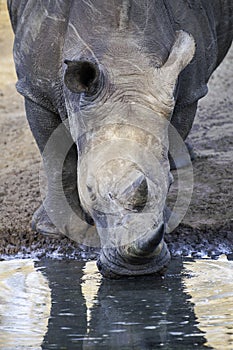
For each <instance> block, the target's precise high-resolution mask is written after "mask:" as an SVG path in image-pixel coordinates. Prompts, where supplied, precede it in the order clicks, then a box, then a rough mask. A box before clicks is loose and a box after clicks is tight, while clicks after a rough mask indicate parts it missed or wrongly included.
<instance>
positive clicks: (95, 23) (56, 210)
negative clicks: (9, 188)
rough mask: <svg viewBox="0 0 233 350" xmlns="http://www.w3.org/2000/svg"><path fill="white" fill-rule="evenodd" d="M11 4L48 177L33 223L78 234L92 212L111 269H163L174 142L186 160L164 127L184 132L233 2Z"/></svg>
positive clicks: (21, 81) (25, 91)
mask: <svg viewBox="0 0 233 350" xmlns="http://www.w3.org/2000/svg"><path fill="white" fill-rule="evenodd" d="M8 8H9V12H10V16H11V21H12V26H13V29H14V32H15V43H14V59H15V64H16V70H17V75H18V82H17V89H18V91H19V92H20V93H21V94H22V95H23V96H24V97H25V106H26V113H27V118H28V121H29V124H30V127H31V129H32V132H33V135H34V137H35V139H36V141H37V144H38V147H39V149H40V151H41V153H42V156H43V161H44V166H45V170H46V174H47V177H48V193H47V196H46V198H45V200H44V202H43V205H42V206H41V207H40V208H39V209H38V210H37V212H36V213H35V214H34V217H33V227H34V228H35V229H36V230H37V231H39V232H42V233H45V234H48V233H50V234H57V233H58V232H61V233H64V234H66V235H68V236H70V237H72V238H75V239H76V240H79V238H78V236H79V235H81V234H83V232H87V233H88V231H90V226H89V225H88V224H93V223H95V226H96V228H97V231H98V234H99V236H100V241H101V248H102V250H101V255H100V258H99V262H98V266H99V269H100V270H101V272H102V274H103V275H104V276H107V277H115V276H121V275H141V274H150V273H155V272H159V271H163V270H164V268H166V266H167V265H168V263H169V260H170V254H169V252H168V250H167V247H166V244H165V243H164V237H163V236H164V231H165V227H166V222H165V218H164V217H165V216H164V210H165V200H166V196H167V193H168V190H169V186H170V183H171V176H170V163H169V158H168V150H170V152H171V153H172V155H173V158H174V159H173V161H172V162H171V163H172V164H171V165H172V166H174V162H175V165H176V166H177V167H179V166H182V165H184V163H183V160H182V152H181V149H180V148H182V147H180V148H179V145H177V144H176V142H175V141H174V139H173V133H170V131H169V129H170V128H168V126H169V123H170V122H171V124H172V125H173V126H174V127H175V129H176V130H177V131H178V133H179V134H180V136H181V137H182V139H183V140H185V138H186V137H187V135H188V133H189V131H190V129H191V126H192V122H193V119H194V116H195V112H196V108H197V102H198V100H199V99H200V98H201V97H203V96H204V95H205V94H206V93H207V85H206V84H207V82H208V79H209V77H210V75H211V74H212V72H213V71H214V69H215V68H216V67H217V66H218V65H219V63H220V62H221V61H222V59H223V58H224V56H225V55H226V53H227V51H228V49H229V47H230V44H231V41H232V34H233V30H232V26H233V25H232V10H233V9H232V1H231V0H222V1H209V2H207V1H201V0H199V1H196V0H195V1H194V0H189V1H184V0H179V1H172V0H171V1H169V0H166V1H165V0H159V1H155V0H153V1H150V2H148V1H138V0H128V1H127V0H118V1H115V0H108V1H105V0H92V1H62V0H58V1H56V2H50V1H49V2H48V1H36V0H27V1H25V0H21V1H19V0H9V1H8ZM67 119H68V123H66V126H67V128H65V127H64V128H62V127H61V128H60V126H61V123H62V122H64V123H65V122H66V121H67ZM57 129H59V133H58V134H57V136H56V137H54V135H55V130H57ZM169 136H170V137H169ZM51 140H52V141H51ZM73 142H74V143H75V144H73V145H72V143H73ZM48 143H49V144H50V146H49V148H48V147H47V145H48ZM46 147H47V148H46ZM64 149H65V150H66V152H65V151H64ZM48 150H49V151H48ZM64 154H65V156H64ZM59 169H60V170H59ZM77 169H78V171H77ZM70 208H72V210H70ZM81 219H82V220H85V221H86V222H87V224H85V223H84V222H83V221H82V220H81Z"/></svg>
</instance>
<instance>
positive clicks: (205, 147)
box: [0, 2, 233, 257]
mask: <svg viewBox="0 0 233 350" xmlns="http://www.w3.org/2000/svg"><path fill="white" fill-rule="evenodd" d="M0 17H1V18H0V52H1V56H0V70H1V72H0V129H1V140H0V145H1V160H0V175H1V184H0V203H1V214H0V215H1V217H0V237H1V244H0V254H16V253H19V252H23V253H25V252H27V253H30V252H37V253H38V254H44V252H49V253H51V252H61V253H64V254H67V255H69V256H71V255H72V256H78V257H79V256H80V254H82V249H79V247H78V245H77V243H74V242H71V241H69V240H68V239H67V238H64V237H60V238H59V239H57V240H51V239H48V238H45V237H43V236H41V235H39V234H36V233H34V232H32V230H31V227H30V221H31V217H32V214H33V212H34V211H35V209H36V208H37V207H38V206H39V205H40V203H41V194H40V191H39V168H40V164H41V160H40V155H39V152H38V150H37V148H36V145H35V142H34V140H33V138H32V135H31V132H30V130H29V127H28V125H27V122H26V118H25V112H24V107H23V99H22V98H21V97H20V96H19V95H18V94H17V93H16V91H15V88H14V84H15V80H16V77H15V73H14V68H13V59H12V41H13V35H12V32H11V28H10V24H9V20H8V17H7V13H6V10H5V5H4V6H3V3H2V2H0ZM232 86H233V49H231V51H230V52H229V54H228V56H227V58H226V59H225V61H224V63H223V64H222V65H221V66H220V68H219V69H218V70H217V71H216V72H215V74H214V76H213V77H212V79H211V81H210V84H209V94H208V95H207V97H205V98H204V99H203V100H202V101H201V102H200V105H199V110H198V114H197V117H196V120H195V123H194V126H193V129H192V132H191V134H190V137H189V140H190V141H191V143H192V144H193V146H194V150H195V153H196V155H197V156H196V160H195V161H194V163H193V169H194V192H193V196H192V201H191V204H190V206H189V209H188V211H187V213H186V215H185V217H184V219H183V221H182V223H181V224H180V226H179V227H178V228H177V229H176V230H175V231H174V232H172V233H170V234H167V236H166V239H167V242H168V244H169V247H170V248H171V249H172V251H173V253H174V254H178V253H179V254H180V253H183V254H187V252H188V251H190V250H191V251H193V252H194V253H197V254H198V252H203V251H205V252H207V253H209V254H210V255H212V254H216V253H220V252H226V251H229V252H230V251H232V250H233V215H232V214H233V209H232V199H233V189H232V161H233V137H232V136H233V123H232V117H233V97H232ZM171 200H172V198H171Z"/></svg>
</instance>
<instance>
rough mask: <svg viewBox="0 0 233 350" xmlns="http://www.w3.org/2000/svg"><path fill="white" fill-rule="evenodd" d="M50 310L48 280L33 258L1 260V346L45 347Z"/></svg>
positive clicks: (4, 347)
mask: <svg viewBox="0 0 233 350" xmlns="http://www.w3.org/2000/svg"><path fill="white" fill-rule="evenodd" d="M50 310H51V292H50V288H49V286H48V281H47V279H46V278H45V277H44V276H43V274H42V273H41V272H40V271H39V270H38V269H36V268H35V266H34V262H33V260H29V259H25V260H10V261H2V262H1V263H0V315H1V319H0V349H4V350H8V349H9V350H12V349H33V350H37V349H41V347H40V345H41V343H42V341H43V339H44V335H45V334H46V332H47V326H48V320H49V316H50Z"/></svg>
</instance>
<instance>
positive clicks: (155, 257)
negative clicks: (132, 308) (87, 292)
mask: <svg viewBox="0 0 233 350" xmlns="http://www.w3.org/2000/svg"><path fill="white" fill-rule="evenodd" d="M170 260H171V255H170V252H169V250H168V248H167V245H166V243H165V242H164V240H162V241H161V242H160V244H159V245H158V246H157V247H156V249H155V251H154V254H151V256H147V257H142V256H141V257H137V258H135V257H130V256H128V257H126V256H122V255H121V254H120V253H119V250H118V249H116V248H108V249H102V251H101V254H100V256H99V259H98V261H97V267H98V269H99V271H100V273H101V274H102V275H103V276H104V277H106V278H109V279H119V278H123V277H133V276H135V277H136V276H144V275H163V274H164V273H165V272H166V270H167V267H168V265H169V263H170Z"/></svg>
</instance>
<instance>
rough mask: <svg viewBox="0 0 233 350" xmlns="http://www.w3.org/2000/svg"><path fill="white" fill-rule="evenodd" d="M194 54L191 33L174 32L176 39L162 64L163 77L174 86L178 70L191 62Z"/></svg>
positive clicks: (193, 42)
mask: <svg viewBox="0 0 233 350" xmlns="http://www.w3.org/2000/svg"><path fill="white" fill-rule="evenodd" d="M194 54H195V41H194V39H193V37H192V35H190V34H188V33H186V32H184V31H183V30H180V31H177V32H176V40H175V42H174V44H173V47H172V50H171V53H170V55H169V57H168V59H167V61H166V62H165V64H164V65H163V66H162V68H161V70H162V71H163V73H164V75H165V76H164V79H165V80H166V81H167V82H168V83H169V84H170V85H171V86H172V87H174V86H175V84H176V80H177V78H178V76H179V74H180V72H181V71H182V70H183V69H184V68H185V67H186V66H187V65H188V64H189V63H190V62H191V60H192V58H193V56H194Z"/></svg>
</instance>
